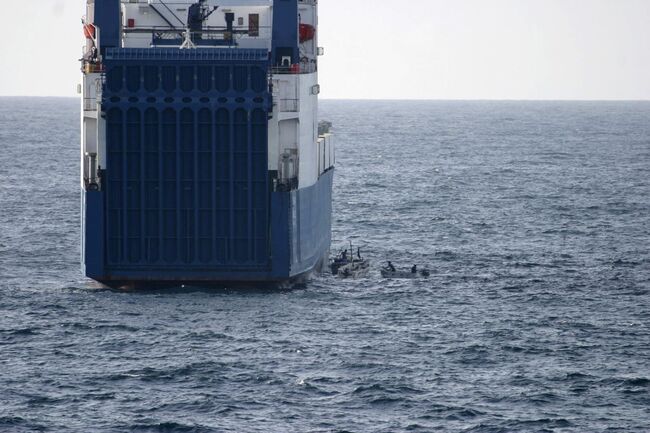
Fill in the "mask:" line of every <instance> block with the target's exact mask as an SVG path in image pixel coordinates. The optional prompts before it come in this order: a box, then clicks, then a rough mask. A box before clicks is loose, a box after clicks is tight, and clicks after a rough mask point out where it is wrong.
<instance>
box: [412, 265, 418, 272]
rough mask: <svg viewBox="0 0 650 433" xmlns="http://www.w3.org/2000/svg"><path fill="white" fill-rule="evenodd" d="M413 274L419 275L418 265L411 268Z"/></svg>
mask: <svg viewBox="0 0 650 433" xmlns="http://www.w3.org/2000/svg"><path fill="white" fill-rule="evenodd" d="M411 273H412V274H417V273H418V265H413V267H412V268H411Z"/></svg>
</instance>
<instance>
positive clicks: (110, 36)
mask: <svg viewBox="0 0 650 433" xmlns="http://www.w3.org/2000/svg"><path fill="white" fill-rule="evenodd" d="M317 9H318V2H317V1H316V0H218V1H214V0H200V1H197V0H188V1H183V0H174V1H173V2H172V1H167V0H87V1H86V15H85V16H84V17H83V19H82V23H83V38H84V45H83V48H82V57H81V70H82V82H81V84H80V89H79V91H80V93H81V95H82V97H81V105H82V107H81V189H82V194H81V209H82V212H81V214H82V218H81V220H82V221H81V230H82V234H81V238H82V242H81V243H82V245H81V251H82V269H83V273H84V275H85V276H86V277H88V278H90V279H92V280H95V281H97V282H99V283H101V284H103V285H105V286H109V287H149V286H169V285H171V286H187V285H200V286H205V285H208V286H218V287H220V286H223V285H226V286H230V285H233V286H236V285H245V286H247V285H255V286H257V285H264V286H266V285H269V286H270V285H273V286H275V285H286V284H292V283H294V282H300V281H304V280H305V279H307V278H308V277H309V276H310V275H312V274H313V273H314V272H319V271H322V270H323V268H325V267H326V266H327V262H328V257H329V250H330V244H331V219H332V186H333V180H334V169H335V144H334V139H333V135H332V132H331V130H330V128H331V124H329V123H327V122H320V123H319V121H318V97H319V96H318V95H319V94H320V90H321V89H320V85H319V83H318V60H319V56H321V55H323V52H324V50H323V48H321V47H319V46H318V10H317Z"/></svg>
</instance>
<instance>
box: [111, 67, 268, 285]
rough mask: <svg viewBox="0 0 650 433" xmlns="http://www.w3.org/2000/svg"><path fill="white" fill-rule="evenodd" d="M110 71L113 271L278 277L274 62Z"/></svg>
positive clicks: (115, 68) (124, 68)
mask: <svg viewBox="0 0 650 433" xmlns="http://www.w3.org/2000/svg"><path fill="white" fill-rule="evenodd" d="M107 68H108V69H107V76H106V85H105V87H104V93H103V107H104V112H105V117H106V149H107V166H106V167H104V168H105V179H104V188H105V191H106V197H107V198H106V209H105V212H106V231H105V236H106V250H107V251H106V260H107V267H108V272H109V273H110V271H111V269H113V270H120V271H124V270H134V271H138V272H146V271H148V270H151V271H152V272H158V271H164V272H166V273H167V275H168V276H169V273H170V272H172V273H176V274H177V275H178V276H179V278H180V277H182V278H190V277H191V271H192V270H200V271H202V272H205V271H206V270H214V271H215V272H227V271H234V270H241V269H250V270H263V269H267V268H268V266H269V212H270V211H269V194H270V189H269V180H268V170H267V167H268V163H267V158H268V150H267V146H268V144H267V143H268V137H267V131H268V117H267V116H268V110H269V108H270V107H269V105H270V95H269V90H268V83H267V73H266V68H267V65H266V62H265V61H261V60H247V61H242V60H238V61H231V60H228V61H226V60H223V61H218V60H210V61H195V60H183V59H174V60H164V61H161V60H149V61H147V59H142V58H140V57H139V58H138V59H137V61H134V60H132V59H130V58H126V59H113V60H109V61H108V62H107Z"/></svg>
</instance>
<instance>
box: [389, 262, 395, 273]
mask: <svg viewBox="0 0 650 433" xmlns="http://www.w3.org/2000/svg"><path fill="white" fill-rule="evenodd" d="M388 270H390V271H391V272H395V266H393V264H392V263H391V262H390V260H389V261H388Z"/></svg>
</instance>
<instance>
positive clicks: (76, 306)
mask: <svg viewBox="0 0 650 433" xmlns="http://www.w3.org/2000/svg"><path fill="white" fill-rule="evenodd" d="M78 118H79V112H78V102H77V101H76V100H73V99H16V98H0V432H3V433H4V432H10V433H13V432H79V433H89V432H297V433H298V432H300V433H302V432H341V433H342V432H368V433H375V432H477V433H479V432H480V433H496V432H576V433H582V432H626V433H627V432H649V431H650V308H649V307H650V103H631V102H630V103H627V102H621V103H598V102H584V103H572V102H557V103H556V102H370V101H369V102H353V101H325V102H323V104H322V118H323V119H327V120H331V121H333V122H334V125H335V129H336V134H337V143H338V167H337V172H336V180H335V183H336V186H335V194H334V197H335V202H334V209H335V217H334V222H333V224H334V239H335V241H334V246H335V247H338V246H344V245H345V242H346V240H347V239H349V238H352V239H353V240H354V241H355V243H358V244H360V245H362V246H363V250H364V251H365V253H366V254H367V256H369V257H370V258H371V259H372V260H373V269H374V270H373V273H372V274H371V276H370V277H369V278H367V279H362V280H356V281H341V280H338V279H335V278H333V277H332V276H321V277H317V278H315V279H314V280H313V281H312V282H310V283H309V284H307V285H306V286H304V287H299V288H296V289H295V290H283V291H270V290H268V291H264V290H255V291H242V290H239V291H235V290H166V291H163V290H161V291H147V292H118V291H110V290H104V289H101V288H99V287H97V286H96V285H94V284H92V283H91V282H89V281H87V280H84V278H82V275H81V272H80V265H79V225H80V217H79V195H80V194H79V181H78V176H79V166H78V159H79V158H78V156H79V144H78V141H79V134H78ZM387 259H391V260H392V261H393V263H395V264H397V265H400V266H403V267H406V266H410V265H412V264H414V263H418V264H420V265H421V266H427V267H429V268H430V269H431V270H432V275H431V277H430V278H429V279H428V280H420V281H387V280H383V279H382V278H381V277H380V275H379V272H378V268H379V266H380V265H381V263H382V261H384V260H387Z"/></svg>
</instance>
